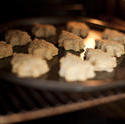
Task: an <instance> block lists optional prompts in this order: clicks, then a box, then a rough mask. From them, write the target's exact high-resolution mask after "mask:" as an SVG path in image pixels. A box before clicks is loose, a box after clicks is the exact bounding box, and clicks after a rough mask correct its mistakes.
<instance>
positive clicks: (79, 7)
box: [0, 0, 125, 22]
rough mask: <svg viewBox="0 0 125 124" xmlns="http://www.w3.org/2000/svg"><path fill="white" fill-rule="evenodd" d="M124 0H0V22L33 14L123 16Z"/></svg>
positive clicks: (98, 16)
mask: <svg viewBox="0 0 125 124" xmlns="http://www.w3.org/2000/svg"><path fill="white" fill-rule="evenodd" d="M124 10H125V1H124V0H1V1H0V22H4V21H6V20H7V21H8V20H13V19H17V18H22V17H25V18H26V17H35V16H54V15H56V16H65V15H70V16H71V15H73V16H87V17H93V18H99V19H104V18H105V16H106V18H108V17H110V18H111V17H112V16H116V17H120V18H122V19H124V18H125V16H124V13H123V11H124Z"/></svg>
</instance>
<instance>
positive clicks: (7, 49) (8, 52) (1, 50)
mask: <svg viewBox="0 0 125 124" xmlns="http://www.w3.org/2000/svg"><path fill="white" fill-rule="evenodd" d="M12 55H13V48H12V45H10V44H7V43H6V42H4V41H0V59H1V58H5V57H8V56H12Z"/></svg>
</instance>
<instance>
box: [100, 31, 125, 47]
mask: <svg viewBox="0 0 125 124" xmlns="http://www.w3.org/2000/svg"><path fill="white" fill-rule="evenodd" d="M102 38H103V39H106V40H112V41H117V42H120V43H122V44H124V45H125V34H124V33H121V32H119V31H116V30H111V29H105V30H104V33H103V36H102Z"/></svg>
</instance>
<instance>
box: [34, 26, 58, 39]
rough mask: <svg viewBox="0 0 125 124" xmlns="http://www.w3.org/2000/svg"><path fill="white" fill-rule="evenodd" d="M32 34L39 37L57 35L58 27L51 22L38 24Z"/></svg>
mask: <svg viewBox="0 0 125 124" xmlns="http://www.w3.org/2000/svg"><path fill="white" fill-rule="evenodd" d="M32 34H33V35H34V36H36V37H38V38H40V37H45V38H48V37H51V36H54V35H56V28H55V27H54V26H53V25H50V24H36V25H34V26H33V28H32Z"/></svg>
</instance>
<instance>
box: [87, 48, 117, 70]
mask: <svg viewBox="0 0 125 124" xmlns="http://www.w3.org/2000/svg"><path fill="white" fill-rule="evenodd" d="M85 57H86V60H88V61H89V62H90V63H92V65H93V66H94V68H95V71H107V72H112V71H113V68H114V67H116V66H117V62H116V58H115V57H112V56H110V55H109V54H108V53H106V52H103V51H102V50H100V49H91V48H88V49H87V50H86V54H85Z"/></svg>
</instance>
